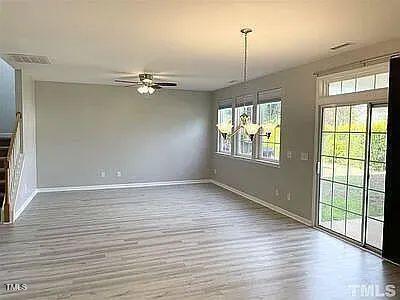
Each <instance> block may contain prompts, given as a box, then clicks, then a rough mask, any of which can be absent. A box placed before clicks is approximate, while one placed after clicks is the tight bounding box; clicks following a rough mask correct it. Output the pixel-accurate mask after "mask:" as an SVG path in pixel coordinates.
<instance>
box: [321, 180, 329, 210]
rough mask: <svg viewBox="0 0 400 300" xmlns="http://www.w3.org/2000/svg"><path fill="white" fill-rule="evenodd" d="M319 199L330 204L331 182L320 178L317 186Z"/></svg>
mask: <svg viewBox="0 0 400 300" xmlns="http://www.w3.org/2000/svg"><path fill="white" fill-rule="evenodd" d="M319 194H320V197H319V201H321V202H323V203H326V204H331V203H332V182H330V181H325V180H321V182H320V188H319Z"/></svg>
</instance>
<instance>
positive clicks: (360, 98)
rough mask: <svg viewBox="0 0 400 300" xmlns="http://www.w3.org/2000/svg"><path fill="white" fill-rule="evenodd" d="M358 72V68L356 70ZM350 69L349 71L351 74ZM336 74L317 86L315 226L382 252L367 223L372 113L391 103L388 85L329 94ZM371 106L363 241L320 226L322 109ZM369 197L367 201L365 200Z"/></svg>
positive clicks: (377, 68)
mask: <svg viewBox="0 0 400 300" xmlns="http://www.w3.org/2000/svg"><path fill="white" fill-rule="evenodd" d="M373 69H374V70H382V71H384V70H386V71H387V64H382V65H380V66H378V67H377V66H374V67H373ZM353 72H356V71H353ZM348 73H349V72H346V73H345V74H348ZM331 76H332V75H328V76H324V77H321V78H317V89H316V106H315V120H316V122H315V131H314V142H315V143H314V168H313V169H314V170H313V171H314V172H313V199H312V224H313V227H315V228H317V229H319V230H322V231H325V232H327V233H329V234H332V235H334V236H336V237H338V238H340V239H342V240H344V241H347V242H349V243H351V244H353V245H356V246H358V247H361V248H362V249H367V250H369V251H372V252H374V253H378V254H379V255H381V250H379V249H377V248H375V247H373V246H370V245H367V244H366V240H365V239H366V234H365V230H366V225H367V224H366V222H367V217H366V215H367V209H368V208H367V207H366V206H367V205H368V203H367V201H368V198H367V197H368V194H367V193H368V191H367V190H366V188H368V178H367V175H368V172H369V170H367V168H368V162H369V160H370V139H371V137H370V135H371V130H370V126H371V124H370V123H371V120H370V118H371V112H372V107H373V106H380V105H387V104H388V88H382V89H375V90H369V91H363V92H355V93H349V94H341V95H335V96H327V94H326V93H327V87H326V84H324V83H325V82H324V81H325V80H326V77H331ZM336 76H337V77H339V78H340V77H341V75H340V74H339V75H334V77H336ZM360 104H367V105H368V115H367V118H368V120H367V122H368V123H367V136H366V145H365V150H366V151H365V155H366V156H365V163H364V186H363V189H364V191H363V201H364V202H363V206H365V207H363V211H362V218H363V219H362V222H363V223H362V228H361V242H359V241H356V240H354V239H352V238H350V237H347V236H345V235H342V234H340V233H337V232H335V231H333V230H331V229H328V228H323V227H322V226H319V191H320V167H321V166H320V158H321V142H322V121H323V118H322V111H323V108H325V107H337V106H343V105H360ZM367 155H368V157H367ZM365 199H367V200H365Z"/></svg>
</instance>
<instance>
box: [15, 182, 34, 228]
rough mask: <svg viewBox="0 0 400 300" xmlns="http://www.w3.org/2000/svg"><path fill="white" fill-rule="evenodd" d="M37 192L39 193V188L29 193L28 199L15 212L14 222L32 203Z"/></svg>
mask: <svg viewBox="0 0 400 300" xmlns="http://www.w3.org/2000/svg"><path fill="white" fill-rule="evenodd" d="M37 193H38V190H37V189H36V190H34V191H33V192H32V194H30V195H29V197H28V198H27V199H26V201H25V202H24V204H23V205H22V206H21V207H20V208H19V209H18V210H17V211H16V212H15V214H14V220H13V222H15V221H17V219H18V217H19V216H20V215H21V214H22V212H23V211H24V210H25V208H26V207H27V206H28V205H29V203H31V201H32V199H33V198H35V196H36V194H37Z"/></svg>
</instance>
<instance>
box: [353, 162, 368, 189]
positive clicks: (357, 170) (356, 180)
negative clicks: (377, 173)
mask: <svg viewBox="0 0 400 300" xmlns="http://www.w3.org/2000/svg"><path fill="white" fill-rule="evenodd" d="M364 165H365V163H364V161H360V160H351V159H350V160H349V184H351V185H356V186H360V187H363V186H364V172H365V170H364V167H365V166H364Z"/></svg>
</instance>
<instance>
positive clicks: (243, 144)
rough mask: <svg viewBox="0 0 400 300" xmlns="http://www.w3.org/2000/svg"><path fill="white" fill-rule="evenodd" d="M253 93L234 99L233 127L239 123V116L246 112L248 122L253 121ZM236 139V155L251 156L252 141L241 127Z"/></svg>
mask: <svg viewBox="0 0 400 300" xmlns="http://www.w3.org/2000/svg"><path fill="white" fill-rule="evenodd" d="M253 99H254V97H253V95H247V96H242V97H238V98H237V99H236V108H235V127H237V126H239V124H240V116H241V115H242V114H243V113H246V114H247V116H248V117H249V122H252V121H253V106H254V101H253ZM235 139H236V155H238V156H245V157H250V158H251V157H252V154H253V142H252V141H251V139H250V137H249V136H248V135H247V134H246V133H245V132H244V129H243V128H241V129H240V131H239V133H238V134H237V135H236V136H235Z"/></svg>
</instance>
